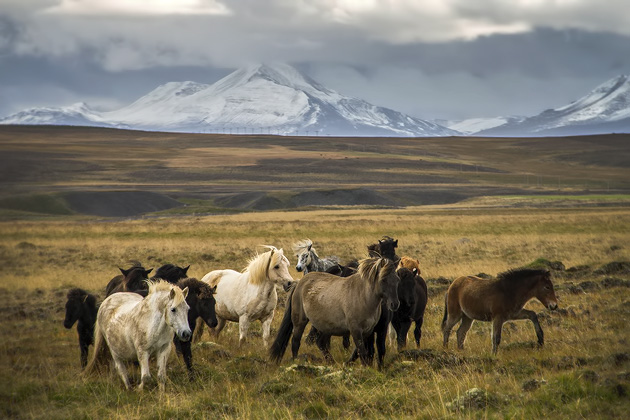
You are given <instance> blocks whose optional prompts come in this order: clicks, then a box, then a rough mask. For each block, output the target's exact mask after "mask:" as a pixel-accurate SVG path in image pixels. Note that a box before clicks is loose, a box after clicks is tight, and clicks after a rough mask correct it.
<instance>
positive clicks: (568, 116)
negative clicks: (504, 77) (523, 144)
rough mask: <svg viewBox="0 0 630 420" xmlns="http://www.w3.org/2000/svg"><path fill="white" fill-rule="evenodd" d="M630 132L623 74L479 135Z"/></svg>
mask: <svg viewBox="0 0 630 420" xmlns="http://www.w3.org/2000/svg"><path fill="white" fill-rule="evenodd" d="M614 132H624V133H630V76H628V75H621V76H618V77H615V78H613V79H610V80H609V81H607V82H605V83H603V84H601V85H599V86H598V87H596V88H595V89H594V90H592V91H591V92H590V93H589V94H588V95H586V96H584V97H582V98H580V99H578V100H577V101H574V102H572V103H570V104H569V105H566V106H562V107H560V108H555V109H548V110H546V111H544V112H542V113H540V114H538V115H535V116H533V117H529V118H525V119H524V120H522V121H520V122H518V121H515V122H508V123H506V124H504V125H501V126H498V127H494V128H490V129H485V130H482V131H480V132H477V133H475V134H476V135H489V136H515V135H516V136H519V135H525V136H532V135H533V136H546V135H580V134H598V133H614Z"/></svg>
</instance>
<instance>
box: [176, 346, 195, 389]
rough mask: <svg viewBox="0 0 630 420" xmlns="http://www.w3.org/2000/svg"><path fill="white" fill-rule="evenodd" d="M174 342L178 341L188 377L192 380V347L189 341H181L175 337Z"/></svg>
mask: <svg viewBox="0 0 630 420" xmlns="http://www.w3.org/2000/svg"><path fill="white" fill-rule="evenodd" d="M175 343H179V350H180V353H181V354H182V357H183V358H184V363H185V364H186V369H187V370H188V379H190V381H191V382H192V381H193V380H194V378H195V377H194V373H195V372H194V370H193V365H192V349H191V344H190V341H181V340H179V339H177V338H175Z"/></svg>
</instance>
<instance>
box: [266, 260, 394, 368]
mask: <svg viewBox="0 0 630 420" xmlns="http://www.w3.org/2000/svg"><path fill="white" fill-rule="evenodd" d="M395 268H396V266H395V265H394V263H393V262H392V261H391V260H389V259H386V258H368V259H365V260H362V261H361V262H360V263H359V270H358V272H357V273H356V274H353V275H352V276H350V277H341V278H340V277H337V276H334V275H332V274H328V273H320V272H311V273H309V274H307V275H305V276H304V277H303V278H302V279H301V280H300V281H299V282H298V283H297V285H296V286H295V287H294V288H293V289H291V291H290V292H289V295H288V297H287V304H286V310H285V312H284V317H283V319H282V323H281V324H280V327H279V328H278V335H277V337H276V339H275V340H274V342H273V344H272V346H271V348H270V349H269V354H270V358H271V360H273V361H275V362H277V363H279V362H280V361H281V360H282V356H284V353H285V351H286V349H287V346H288V344H289V340H291V337H293V338H292V345H291V351H292V355H293V358H294V359H295V358H296V357H297V354H298V350H299V348H300V343H301V340H302V334H303V333H304V328H305V327H306V325H307V324H308V322H309V321H310V322H311V323H312V324H313V326H314V327H315V328H316V329H317V330H318V332H319V333H320V335H319V337H318V339H317V345H318V347H319V349H320V350H321V351H322V353H323V355H324V357H325V358H326V360H328V361H332V356H331V354H330V337H331V336H333V335H336V336H341V335H344V334H347V333H350V334H351V335H352V338H353V340H354V343H355V346H356V347H357V351H358V355H359V357H360V358H361V361H362V362H363V363H364V364H368V363H369V355H368V352H367V349H366V344H365V341H366V339H367V338H368V336H369V335H370V334H371V333H372V330H373V329H374V326H375V325H376V323H377V322H378V320H379V319H380V317H381V302H384V303H385V305H386V306H387V308H389V309H390V310H396V309H398V306H399V305H400V302H399V300H398V282H399V278H398V275H396V270H395Z"/></svg>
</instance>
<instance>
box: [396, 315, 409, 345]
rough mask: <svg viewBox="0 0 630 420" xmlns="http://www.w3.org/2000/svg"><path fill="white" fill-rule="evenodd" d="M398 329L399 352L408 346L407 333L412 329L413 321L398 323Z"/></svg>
mask: <svg viewBox="0 0 630 420" xmlns="http://www.w3.org/2000/svg"><path fill="white" fill-rule="evenodd" d="M396 324H397V325H398V328H397V329H396V336H397V339H396V342H397V344H398V351H400V350H402V349H404V348H405V347H406V346H407V333H408V332H409V328H411V320H407V319H406V320H404V321H400V322H399V323H398V322H397V323H396Z"/></svg>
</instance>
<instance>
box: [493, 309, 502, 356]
mask: <svg viewBox="0 0 630 420" xmlns="http://www.w3.org/2000/svg"><path fill="white" fill-rule="evenodd" d="M504 322H505V320H504V319H503V318H501V317H496V318H494V319H493V320H492V354H497V350H498V349H499V344H500V343H501V330H502V329H503V323H504Z"/></svg>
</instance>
